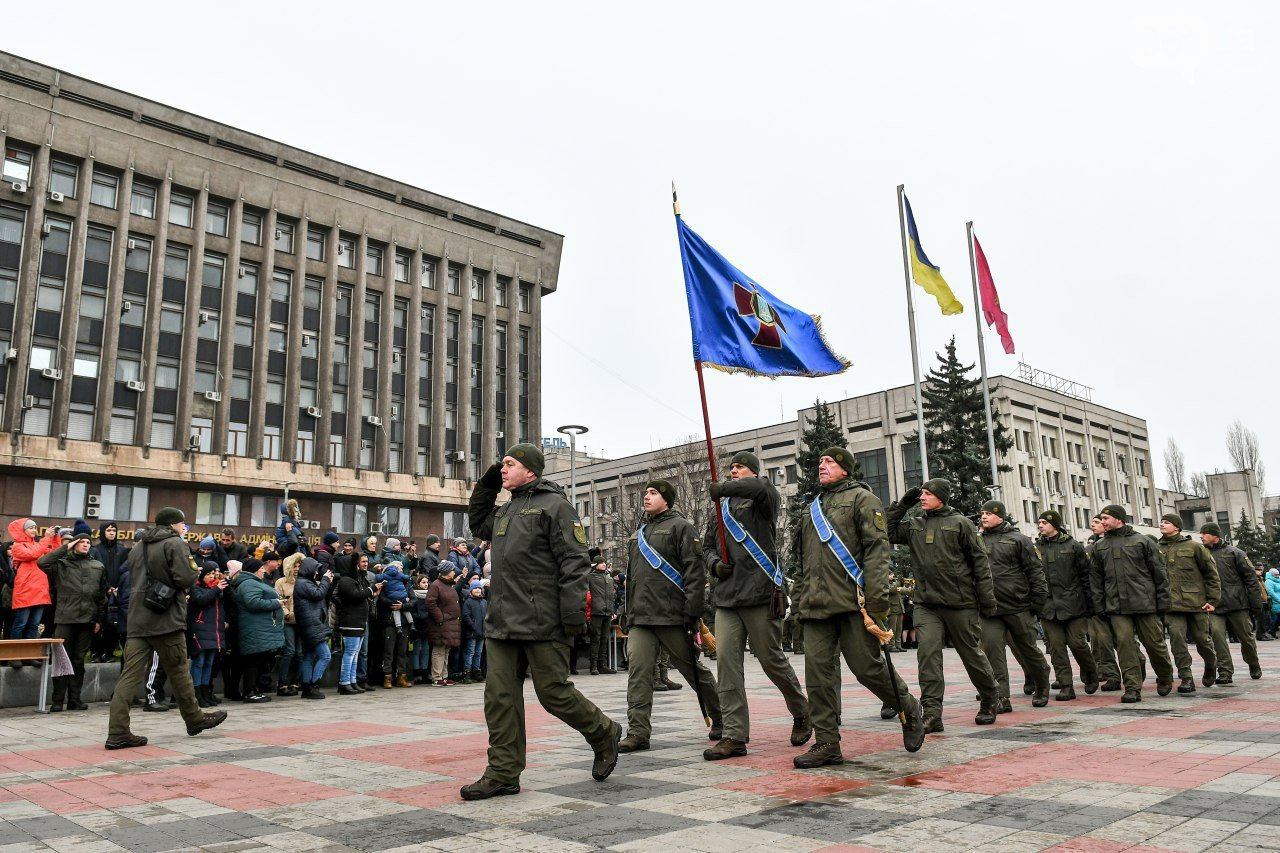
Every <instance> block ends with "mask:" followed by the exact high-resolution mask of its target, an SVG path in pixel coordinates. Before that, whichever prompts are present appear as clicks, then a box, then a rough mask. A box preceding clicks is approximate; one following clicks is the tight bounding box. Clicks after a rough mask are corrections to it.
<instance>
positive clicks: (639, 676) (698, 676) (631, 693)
mask: <svg viewBox="0 0 1280 853" xmlns="http://www.w3.org/2000/svg"><path fill="white" fill-rule="evenodd" d="M627 648H628V651H629V653H630V658H631V666H630V667H629V668H628V669H627V735H628V736H629V737H636V738H639V739H640V740H645V741H647V740H649V737H650V735H652V734H653V730H652V726H651V725H650V721H649V717H650V715H651V714H652V713H653V681H654V673H653V668H654V663H655V662H656V661H657V659H658V652H659V650H662V651H665V652H666V653H667V655H668V656H669V658H670V660H671V666H674V667H675V668H676V670H677V671H678V672H679V673H680V674H681V675H682V676H684V680H685V681H687V682H689V686H690V687H692V688H693V689H694V690H695V691H697V695H698V697H699V698H700V699H701V700H702V702H703V704H704V705H705V706H706V709H707V716H708V717H710V718H711V720H712V722H715V721H717V720H720V719H721V716H720V695H719V693H717V692H716V679H715V676H714V675H712V674H711V670H709V669H707V665H706V664H704V663H703V662H702V661H701V660H700V659H699V660H695V659H694V656H693V649H692V648H691V647H690V643H689V632H688V631H686V630H685V629H684V628H682V627H681V626H679V625H633V626H631V629H630V630H629V631H628V632H627ZM720 654H721V652H720V651H719V647H718V646H717V652H716V657H719V656H720Z"/></svg>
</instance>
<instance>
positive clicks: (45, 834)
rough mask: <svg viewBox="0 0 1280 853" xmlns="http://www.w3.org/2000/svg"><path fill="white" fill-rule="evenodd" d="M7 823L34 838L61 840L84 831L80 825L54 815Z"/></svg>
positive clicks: (20, 819)
mask: <svg viewBox="0 0 1280 853" xmlns="http://www.w3.org/2000/svg"><path fill="white" fill-rule="evenodd" d="M9 823H11V824H12V825H13V827H14V828H15V829H17V830H18V831H19V832H25V833H26V834H27V835H33V836H35V837H36V838H62V837H65V836H68V835H82V834H84V831H85V830H84V827H83V826H81V825H80V824H78V823H75V822H73V821H69V820H67V819H66V818H65V817H58V816H56V815H48V816H46V817H24V818H18V819H17V820H13V821H9Z"/></svg>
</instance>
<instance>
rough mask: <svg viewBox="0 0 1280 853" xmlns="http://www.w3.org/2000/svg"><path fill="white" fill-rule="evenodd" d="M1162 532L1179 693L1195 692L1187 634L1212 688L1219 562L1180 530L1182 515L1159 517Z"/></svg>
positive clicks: (1168, 622)
mask: <svg viewBox="0 0 1280 853" xmlns="http://www.w3.org/2000/svg"><path fill="white" fill-rule="evenodd" d="M1160 532H1161V533H1162V534H1163V535H1162V536H1161V537H1160V541H1159V542H1158V543H1157V545H1158V546H1159V548H1160V558H1161V559H1162V560H1164V571H1165V574H1166V575H1168V577H1169V602H1170V604H1169V612H1168V613H1166V614H1165V624H1166V625H1167V626H1168V628H1169V646H1170V647H1171V648H1172V649H1173V661H1174V663H1175V664H1177V666H1178V678H1179V679H1180V683H1179V684H1178V692H1179V693H1195V692H1196V680H1195V677H1194V676H1193V675H1192V674H1191V652H1189V651H1187V635H1188V634H1190V635H1191V637H1192V639H1193V640H1194V641H1195V644H1196V651H1198V652H1199V653H1200V658H1201V659H1202V660H1203V661H1204V680H1203V682H1202V683H1203V684H1204V686H1205V687H1212V686H1213V682H1214V681H1215V680H1216V679H1217V677H1218V655H1217V653H1216V652H1215V651H1214V649H1213V636H1212V635H1211V634H1210V632H1209V614H1210V613H1212V612H1213V611H1214V607H1215V606H1216V605H1217V603H1218V596H1219V595H1220V594H1221V592H1222V586H1221V584H1220V583H1219V581H1218V564H1217V563H1216V562H1214V559H1213V556H1212V555H1210V554H1209V549H1208V548H1205V547H1204V546H1203V545H1201V544H1200V543H1199V542H1197V541H1195V540H1194V539H1192V538H1191V535H1190V534H1188V533H1183V532H1182V516H1180V515H1177V514H1175V513H1172V512H1171V513H1169V514H1167V515H1165V516H1163V517H1161V519H1160Z"/></svg>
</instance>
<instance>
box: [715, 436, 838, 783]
mask: <svg viewBox="0 0 1280 853" xmlns="http://www.w3.org/2000/svg"><path fill="white" fill-rule="evenodd" d="M729 476H730V477H731V479H730V480H729V482H727V483H712V484H711V489H710V494H711V500H713V501H715V502H716V510H717V512H718V513H719V514H720V515H722V516H723V524H724V529H725V537H724V541H725V546H726V548H727V549H728V561H727V562H726V561H725V560H724V559H723V555H722V554H721V552H720V542H719V539H720V536H719V530H718V527H719V525H720V522H717V520H716V518H715V517H714V516H713V517H712V518H711V519H710V520H709V521H708V523H707V530H706V532H705V533H704V534H703V537H702V546H703V553H704V555H705V558H706V562H707V564H708V565H711V566H714V571H715V575H716V578H717V580H718V583H717V584H716V601H717V607H716V683H717V684H718V685H719V689H720V707H721V710H722V711H723V713H724V737H723V739H722V740H721V741H720V742H719V743H717V744H716V745H715V746H713V747H711V748H709V749H707V750H705V751H704V752H703V753H702V757H703V758H705V759H706V760H708V761H717V760H719V759H722V758H731V757H733V756H739V755H746V754H747V741H748V740H750V735H751V718H750V716H749V714H748V711H747V685H746V680H745V676H744V672H743V662H744V659H745V657H746V644H747V641H748V640H750V642H751V651H752V652H753V653H754V654H755V656H756V658H757V659H758V660H759V661H760V668H761V669H763V670H764V674H765V675H767V676H768V677H769V680H770V681H772V682H773V686H774V687H776V688H778V692H780V693H781V694H782V698H783V700H784V701H785V702H786V703H787V711H788V712H789V713H790V714H791V719H792V728H791V745H792V746H801V745H802V744H804V743H805V742H806V741H807V740H809V737H810V736H811V735H812V733H813V726H812V724H811V723H810V722H809V700H808V699H806V698H805V695H804V691H803V690H801V689H800V680H799V679H798V678H796V673H795V670H793V669H792V668H791V664H790V663H788V662H787V656H786V655H785V654H783V651H782V616H783V615H784V612H785V606H784V607H783V608H782V609H783V611H784V612H771V610H770V602H771V601H772V600H775V598H776V596H784V595H785V593H784V591H783V583H782V580H783V578H782V569H781V568H780V567H779V566H778V549H777V546H776V544H775V541H774V540H775V536H776V533H777V529H778V509H779V507H780V506H781V502H782V501H781V498H780V497H779V496H778V490H777V489H776V488H775V487H774V485H773V483H771V482H769V480H768V479H766V478H764V477H761V476H760V460H759V459H758V458H757V457H756V455H755V454H754V453H749V452H747V451H745V450H744V451H742V452H741V453H738V454H737V455H735V456H734V457H733V460H732V462H731V463H730V465H729ZM782 603H783V604H784V605H785V598H783V599H782Z"/></svg>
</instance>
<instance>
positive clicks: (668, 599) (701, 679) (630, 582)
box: [618, 480, 722, 752]
mask: <svg viewBox="0 0 1280 853" xmlns="http://www.w3.org/2000/svg"><path fill="white" fill-rule="evenodd" d="M675 502H676V490H675V489H674V488H673V487H672V485H671V484H670V483H668V482H667V481H666V480H653V481H651V482H650V483H649V484H648V485H647V486H645V489H644V511H645V520H644V521H643V522H642V523H641V524H640V527H639V529H638V530H636V532H635V533H634V534H632V536H631V540H630V541H629V542H628V543H627V594H626V600H625V604H624V605H623V613H624V618H625V619H626V621H627V656H628V658H629V662H630V665H629V666H628V668H627V736H626V737H625V738H623V739H622V742H621V743H620V744H618V751H619V752H636V751H639V750H642V749H648V748H649V735H650V734H651V732H652V729H651V726H650V724H649V715H650V714H651V713H652V711H653V669H654V663H655V661H656V660H657V657H658V651H659V650H660V649H665V650H666V652H667V654H668V655H670V658H671V664H672V666H674V667H675V668H676V669H677V670H679V671H680V674H681V675H683V676H684V679H685V681H688V682H689V685H690V686H691V687H692V688H693V689H694V691H695V692H696V693H697V695H698V700H699V703H700V704H701V705H703V706H704V707H705V709H706V714H707V716H709V717H710V718H711V738H712V740H719V739H720V736H721V734H722V731H721V721H720V698H719V696H718V694H717V693H716V680H715V678H714V677H713V676H712V675H711V670H709V669H707V667H706V665H705V664H704V663H703V662H702V661H700V660H698V659H697V658H696V656H695V654H694V646H693V638H692V634H691V632H692V631H694V630H695V629H696V628H697V625H698V621H699V620H700V619H701V618H702V601H703V598H704V596H705V595H706V583H707V574H706V569H705V568H704V566H703V563H702V543H701V542H699V540H698V534H697V532H696V531H695V530H694V528H693V524H692V522H690V521H689V519H687V518H685V517H684V514H683V513H681V512H680V511H679V510H677V509H674V508H673V507H674V504H675Z"/></svg>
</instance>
